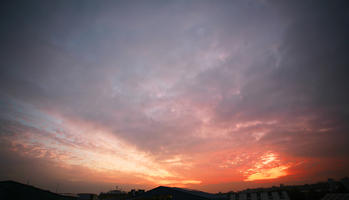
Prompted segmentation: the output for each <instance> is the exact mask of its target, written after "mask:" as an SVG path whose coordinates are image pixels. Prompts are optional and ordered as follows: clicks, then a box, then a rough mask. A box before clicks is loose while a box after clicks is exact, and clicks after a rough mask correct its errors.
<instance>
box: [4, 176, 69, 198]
mask: <svg viewBox="0 0 349 200" xmlns="http://www.w3.org/2000/svg"><path fill="white" fill-rule="evenodd" d="M0 199H1V200H17V199H18V200H22V199H23V200H24V199H25V200H39V199H42V200H75V199H76V198H74V197H69V196H63V195H59V194H56V193H53V192H50V191H47V190H43V189H39V188H36V187H34V186H31V185H26V184H22V183H18V182H15V181H1V182H0Z"/></svg>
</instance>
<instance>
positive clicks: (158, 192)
mask: <svg viewBox="0 0 349 200" xmlns="http://www.w3.org/2000/svg"><path fill="white" fill-rule="evenodd" d="M134 199H137V200H148V199H171V200H183V199H185V200H209V199H221V198H220V197H219V196H217V195H214V194H210V193H206V192H201V191H196V190H188V189H183V188H176V187H165V186H159V187H157V188H154V189H152V190H149V191H148V192H146V193H144V194H142V195H139V196H137V197H136V198H134Z"/></svg>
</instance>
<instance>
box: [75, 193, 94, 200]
mask: <svg viewBox="0 0 349 200" xmlns="http://www.w3.org/2000/svg"><path fill="white" fill-rule="evenodd" d="M97 199H98V196H97V195H96V194H92V193H80V194H78V200H97Z"/></svg>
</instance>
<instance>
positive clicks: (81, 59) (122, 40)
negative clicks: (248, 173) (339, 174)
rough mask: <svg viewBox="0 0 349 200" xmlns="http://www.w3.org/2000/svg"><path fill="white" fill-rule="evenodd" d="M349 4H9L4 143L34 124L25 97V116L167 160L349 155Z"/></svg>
mask: <svg viewBox="0 0 349 200" xmlns="http://www.w3.org/2000/svg"><path fill="white" fill-rule="evenodd" d="M347 4H348V3H346V1H331V2H329V1H292V2H283V1H273V0H270V1H269V0H266V1H234V2H231V1H219V2H209V1H203V2H200V3H199V2H186V1H176V2H163V1H150V2H146V3H145V2H142V3H137V4H134V3H129V2H126V1H119V2H114V1H103V3H100V2H94V1H74V2H68V1H60V2H56V3H54V4H52V3H48V2H45V1H35V2H31V3H25V2H16V1H11V2H7V3H4V6H1V19H0V20H1V31H0V39H1V44H2V45H1V47H0V53H1V54H0V60H1V61H0V62H1V64H0V93H1V96H0V98H1V100H2V101H1V103H4V104H3V106H2V107H0V108H1V110H3V111H4V112H3V114H2V115H1V117H2V120H3V121H1V123H2V124H1V125H0V128H1V129H0V130H1V133H0V136H1V135H4V134H7V131H6V130H8V129H9V127H10V128H11V130H16V129H15V128H14V127H15V125H13V123H18V120H17V121H16V117H17V118H18V117H20V116H22V115H23V113H21V112H20V111H18V110H17V111H18V112H19V113H16V112H13V109H14V108H13V107H16V105H17V104H13V105H15V106H13V105H12V107H11V106H10V104H7V103H6V102H11V101H13V100H16V102H22V103H23V102H24V103H25V106H23V109H24V110H25V114H24V116H25V117H29V118H32V117H33V116H35V114H32V113H36V112H43V113H47V116H50V115H52V117H53V118H55V117H57V116H58V117H57V118H63V119H64V120H66V121H71V122H72V123H78V122H80V123H82V124H84V123H86V124H89V125H91V126H93V127H101V129H103V130H107V131H108V132H112V133H113V134H114V135H115V136H117V137H118V138H120V139H121V140H124V141H127V142H128V143H130V144H132V145H134V146H136V147H137V149H140V150H142V151H144V152H148V153H150V154H152V155H154V157H156V158H158V159H159V160H163V159H165V158H166V157H171V156H175V155H179V154H183V155H192V154H195V153H198V152H200V153H207V152H208V153H210V152H213V151H214V150H213V149H212V148H213V147H215V148H216V150H227V149H228V150H229V149H230V150H231V151H234V150H236V149H238V148H244V146H245V148H246V146H248V145H251V146H253V147H254V148H253V149H254V150H256V149H259V151H262V150H266V149H268V150H274V151H279V152H283V153H284V154H287V155H290V156H295V157H302V158H313V157H317V158H318V157H345V156H347V155H348V152H347V151H346V149H345V147H346V146H348V142H347V141H349V138H348V137H349V135H348V131H349V127H348V125H347V124H348V120H349V107H348V105H349V104H348V102H349V101H348V100H349V99H348V98H349V96H348V94H347V92H346V91H348V89H349V88H348V87H349V82H348V80H349V79H348V78H347V77H346V76H347V74H348V73H347V72H348V69H347V66H348V65H349V58H348V56H347V55H346V54H347V52H349V49H348V48H349V40H348V39H347V35H349V28H348V27H349V26H348V25H349V14H348V13H349V10H348V8H349V6H348V5H347ZM28 106H29V107H30V106H32V108H31V109H29V110H26V109H25V108H26V107H28ZM15 110H16V109H15ZM28 113H29V114H28ZM43 118H44V117H43ZM43 118H40V120H42V121H45V120H44V119H43ZM40 120H39V119H38V120H37V121H35V120H34V121H30V120H28V123H29V124H30V123H31V124H34V125H37V124H40V123H39V122H38V121H40ZM27 125H28V124H27ZM29 127H30V126H29ZM29 127H27V129H29ZM32 128H33V127H32ZM34 128H35V127H34ZM33 132H37V135H41V136H42V137H44V136H45V134H47V133H46V132H40V131H33ZM217 144H219V145H217ZM251 151H252V150H251ZM198 165H200V164H198Z"/></svg>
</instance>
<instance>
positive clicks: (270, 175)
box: [245, 166, 288, 181]
mask: <svg viewBox="0 0 349 200" xmlns="http://www.w3.org/2000/svg"><path fill="white" fill-rule="evenodd" d="M287 168H288V166H279V167H274V168H271V169H263V170H261V171H260V172H256V173H254V174H251V175H249V176H248V177H247V179H245V181H255V180H265V179H274V178H279V177H282V176H286V175H287V173H286V171H285V170H286V169H287Z"/></svg>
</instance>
